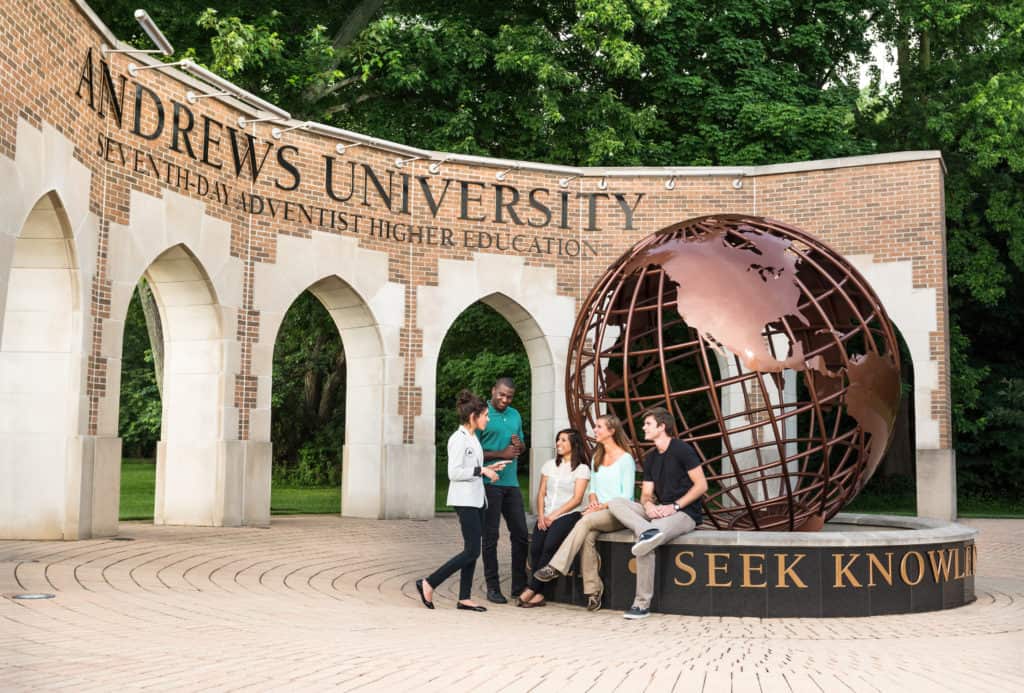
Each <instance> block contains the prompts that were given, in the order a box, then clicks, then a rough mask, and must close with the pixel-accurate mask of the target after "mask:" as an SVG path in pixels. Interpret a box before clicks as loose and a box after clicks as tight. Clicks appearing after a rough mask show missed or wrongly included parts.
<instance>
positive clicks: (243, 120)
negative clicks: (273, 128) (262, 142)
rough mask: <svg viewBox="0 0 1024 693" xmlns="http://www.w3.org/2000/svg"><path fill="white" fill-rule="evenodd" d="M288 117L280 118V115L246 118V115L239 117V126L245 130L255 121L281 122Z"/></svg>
mask: <svg viewBox="0 0 1024 693" xmlns="http://www.w3.org/2000/svg"><path fill="white" fill-rule="evenodd" d="M283 120H287V118H279V117H278V116H267V117H266V118H246V117H245V116H239V117H238V127H240V128H242V129H243V130H244V129H245V128H247V127H249V126H250V125H252V124H253V123H280V122H281V121H283Z"/></svg>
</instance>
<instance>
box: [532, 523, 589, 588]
mask: <svg viewBox="0 0 1024 693" xmlns="http://www.w3.org/2000/svg"><path fill="white" fill-rule="evenodd" d="M581 517H583V513H581V512H579V511H578V510H577V511H574V512H571V513H566V514H565V515H562V516H561V517H560V518H558V519H557V520H555V521H554V522H552V523H551V526H550V527H548V528H547V529H546V530H545V529H540V528H539V527H538V526H537V525H534V526H533V535H532V536H531V537H530V570H533V571H536V570H539V569H541V568H543V567H544V566H546V565H547V564H548V563H549V562H550V561H551V557H552V556H554V555H555V553H556V552H557V551H558V547H559V546H561V545H562V542H563V541H565V538H566V537H567V536H569V532H571V531H572V528H573V527H575V526H576V523H577V522H579V521H580V518H581ZM547 584H548V583H546V582H541V581H540V580H538V579H537V578H535V577H533V576H532V575H531V576H530V589H531V590H533V591H534V592H540V593H542V594H543V592H544V587H545V586H546V585H547Z"/></svg>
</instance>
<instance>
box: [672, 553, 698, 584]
mask: <svg viewBox="0 0 1024 693" xmlns="http://www.w3.org/2000/svg"><path fill="white" fill-rule="evenodd" d="M684 555H686V556H689V557H690V558H693V551H680V552H679V553H677V554H676V568H679V570H681V571H683V572H684V573H686V574H687V575H688V576H689V578H690V579H689V580H687V581H686V582H680V581H679V578H672V582H674V583H676V585H678V586H679V587H689V586H690V585H692V584H693V583H694V582H696V581H697V571H696V570H694V569H693V566H691V565H688V564H686V563H683V556H684Z"/></svg>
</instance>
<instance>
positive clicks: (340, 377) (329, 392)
mask: <svg viewBox="0 0 1024 693" xmlns="http://www.w3.org/2000/svg"><path fill="white" fill-rule="evenodd" d="M344 369H345V350H344V349H338V358H337V359H336V360H335V361H334V370H333V371H331V374H330V375H329V376H327V384H326V385H325V386H324V391H323V394H322V395H321V396H320V407H319V409H318V411H317V420H318V421H319V422H320V424H321V425H322V424H325V423H327V420H328V419H329V418H331V412H332V411H334V405H335V400H336V399H337V396H338V390H339V389H340V388H341V383H342V382H343V381H344V379H345V370H344Z"/></svg>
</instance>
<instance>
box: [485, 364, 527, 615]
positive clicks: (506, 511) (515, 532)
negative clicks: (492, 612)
mask: <svg viewBox="0 0 1024 693" xmlns="http://www.w3.org/2000/svg"><path fill="white" fill-rule="evenodd" d="M515 394H516V385H515V382H514V381H513V380H512V378H498V380H496V381H495V383H494V387H492V388H491V399H490V401H489V402H488V403H487V413H488V424H487V427H486V428H485V429H484V430H482V431H479V432H478V433H477V436H479V438H480V444H481V446H482V447H483V451H484V461H485V462H505V463H506V464H505V466H504V468H503V469H502V470H501V471H500V472H499V474H498V478H497V479H495V480H493V481H491V480H487V481H485V482H484V492H485V493H486V494H487V513H486V515H485V518H484V541H483V553H484V579H485V580H486V582H487V599H489V600H490V601H492V602H494V603H495V604H506V603H507V602H508V600H507V599H506V598H505V595H503V594H502V593H501V580H500V579H499V577H498V530H499V528H500V526H501V518H502V517H504V518H505V526H506V527H507V528H508V534H509V542H510V543H511V544H512V565H511V573H512V576H511V577H512V585H511V589H512V596H513V597H516V596H518V595H519V593H520V592H522V591H523V588H525V587H526V550H527V545H528V544H529V540H528V538H527V534H526V512H525V510H524V509H523V494H522V492H521V491H520V490H519V469H518V468H519V465H518V462H517V460H518V458H519V456H520V455H522V454H523V452H524V451H525V450H526V446H525V445H524V444H523V418H522V417H521V416H520V415H519V412H518V411H516V410H515V409H514V408H513V407H512V398H513V397H515Z"/></svg>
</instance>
